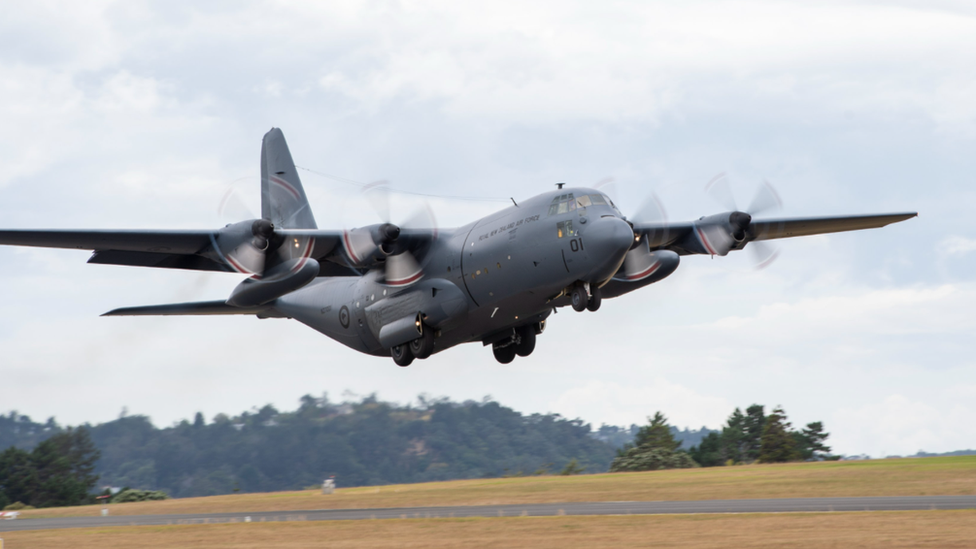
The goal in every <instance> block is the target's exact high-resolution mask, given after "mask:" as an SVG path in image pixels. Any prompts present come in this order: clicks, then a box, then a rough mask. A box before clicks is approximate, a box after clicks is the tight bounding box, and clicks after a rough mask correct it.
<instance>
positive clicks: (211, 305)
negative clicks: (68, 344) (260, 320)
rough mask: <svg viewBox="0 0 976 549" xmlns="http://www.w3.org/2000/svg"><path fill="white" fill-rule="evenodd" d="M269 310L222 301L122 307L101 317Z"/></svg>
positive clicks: (262, 306)
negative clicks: (233, 304) (235, 305)
mask: <svg viewBox="0 0 976 549" xmlns="http://www.w3.org/2000/svg"><path fill="white" fill-rule="evenodd" d="M269 308H270V306H269V305H260V306H257V307H232V306H230V305H228V304H227V303H226V302H224V301H195V302H193V303H168V304H166V305H146V306H143V307H123V308H121V309H113V310H111V311H109V312H107V313H105V314H103V315H102V316H172V315H256V314H260V313H262V312H265V311H267V310H268V309H269Z"/></svg>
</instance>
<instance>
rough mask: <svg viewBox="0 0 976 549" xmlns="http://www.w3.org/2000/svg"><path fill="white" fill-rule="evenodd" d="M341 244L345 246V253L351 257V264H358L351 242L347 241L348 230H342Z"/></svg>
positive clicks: (358, 260)
mask: <svg viewBox="0 0 976 549" xmlns="http://www.w3.org/2000/svg"><path fill="white" fill-rule="evenodd" d="M342 245H343V246H345V248H346V254H348V255H349V257H350V258H351V259H352V262H353V264H355V265H359V262H360V259H359V257H357V256H356V251H355V250H353V249H352V243H350V242H349V231H342Z"/></svg>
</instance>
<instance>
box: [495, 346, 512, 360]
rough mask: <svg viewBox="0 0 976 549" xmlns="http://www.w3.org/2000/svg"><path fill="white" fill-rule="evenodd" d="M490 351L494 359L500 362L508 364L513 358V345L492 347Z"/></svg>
mask: <svg viewBox="0 0 976 549" xmlns="http://www.w3.org/2000/svg"><path fill="white" fill-rule="evenodd" d="M491 351H492V352H493V353H494V354H495V360H497V361H498V362H501V363H502V364H509V363H510V362H512V361H513V360H515V345H507V346H505V347H493V348H492V350H491Z"/></svg>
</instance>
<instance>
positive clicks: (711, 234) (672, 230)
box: [634, 212, 918, 255]
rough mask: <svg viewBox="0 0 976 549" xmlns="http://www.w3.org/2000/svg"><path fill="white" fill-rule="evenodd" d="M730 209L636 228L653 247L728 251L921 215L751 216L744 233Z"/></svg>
mask: <svg viewBox="0 0 976 549" xmlns="http://www.w3.org/2000/svg"><path fill="white" fill-rule="evenodd" d="M731 213H732V212H730V213H726V214H718V215H714V216H709V217H703V218H701V219H699V220H697V221H690V222H680V223H637V224H634V232H635V233H637V234H638V235H640V236H641V237H642V238H645V239H647V243H648V245H649V247H650V249H651V250H655V249H657V250H672V251H675V252H677V253H678V254H681V255H688V254H709V255H725V254H726V253H728V252H729V251H732V250H741V249H742V248H744V247H745V245H746V244H747V243H749V242H752V241H753V240H772V239H775V238H791V237H794V236H809V235H816V234H828V233H837V232H844V231H860V230H863V229H877V228H881V227H884V226H886V225H890V224H892V223H898V222H900V221H905V220H907V219H911V218H913V217H916V216H918V213H917V212H905V213H889V214H875V215H844V216H825V217H793V218H778V219H757V220H751V221H750V222H749V224H748V226H747V227H745V230H744V231H743V232H742V234H739V235H737V236H736V234H735V233H736V230H735V229H736V227H734V226H732V225H731V224H730V214H731Z"/></svg>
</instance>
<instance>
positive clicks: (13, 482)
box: [0, 446, 37, 509]
mask: <svg viewBox="0 0 976 549" xmlns="http://www.w3.org/2000/svg"><path fill="white" fill-rule="evenodd" d="M36 486H37V472H36V471H35V470H34V466H33V464H32V463H31V456H30V453H29V452H25V451H24V450H21V449H20V448H15V447H13V446H11V447H10V448H7V449H6V450H4V451H3V452H0V502H2V503H3V506H4V507H5V506H7V505H8V504H10V503H15V502H18V501H20V502H23V503H30V500H31V494H32V493H33V492H34V490H35V488H36ZM2 508H3V507H0V509H2Z"/></svg>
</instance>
